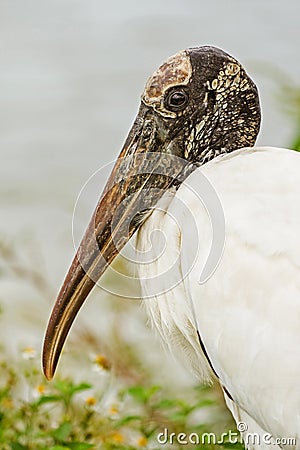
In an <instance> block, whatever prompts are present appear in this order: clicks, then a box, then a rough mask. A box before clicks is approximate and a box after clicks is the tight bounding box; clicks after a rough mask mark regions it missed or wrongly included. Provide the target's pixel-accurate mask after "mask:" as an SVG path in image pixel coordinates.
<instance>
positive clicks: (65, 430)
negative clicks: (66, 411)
mask: <svg viewBox="0 0 300 450" xmlns="http://www.w3.org/2000/svg"><path fill="white" fill-rule="evenodd" d="M71 430H72V424H71V422H64V423H62V424H61V425H60V426H59V427H58V428H56V430H54V431H53V432H52V436H53V437H54V438H55V439H57V440H58V441H60V442H64V441H65V440H66V439H68V437H69V435H70V433H71ZM68 445H69V444H68Z"/></svg>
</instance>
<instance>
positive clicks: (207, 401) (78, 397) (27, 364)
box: [0, 348, 242, 450]
mask: <svg viewBox="0 0 300 450" xmlns="http://www.w3.org/2000/svg"><path fill="white" fill-rule="evenodd" d="M23 358H25V359H26V360H24V359H22V358H20V362H19V367H18V369H16V368H12V367H10V366H9V365H8V364H7V362H6V361H5V360H6V358H5V354H3V353H2V361H1V362H0V370H1V384H0V448H1V450H31V449H32V450H33V449H41V450H42V449H44V450H46V449H47V450H67V449H70V450H86V449H103V450H117V449H118V450H131V449H132V450H133V449H142V448H144V449H147V448H151V449H158V448H162V447H161V446H160V445H159V444H158V443H157V435H158V433H160V432H162V431H163V430H164V429H165V428H167V429H168V432H169V434H170V433H176V435H178V434H179V433H186V434H187V436H189V435H190V433H193V434H194V435H195V433H197V434H198V435H199V436H201V435H202V434H203V433H211V432H214V433H216V436H217V439H219V438H220V436H221V434H222V432H224V430H226V429H227V428H228V427H233V428H231V429H233V430H234V429H235V428H234V425H233V423H232V422H230V421H228V416H227V415H226V414H224V411H223V407H222V406H220V404H221V403H220V401H219V400H220V398H219V396H220V392H219V391H216V390H215V389H212V388H208V387H197V388H193V390H192V391H193V392H189V393H187V394H190V395H191V394H192V397H193V399H192V400H191V398H190V397H189V396H188V395H186V393H185V395H184V399H183V398H182V397H179V396H178V397H177V396H173V397H168V396H167V394H166V392H164V390H163V389H162V388H160V387H159V386H141V385H131V386H125V387H124V388H122V389H121V388H120V389H119V390H118V392H117V394H116V396H115V400H114V403H111V404H109V403H106V402H105V391H103V392H97V390H96V391H95V390H94V387H93V386H91V384H90V383H86V382H81V383H74V381H73V380H71V379H56V380H55V381H54V382H51V383H47V382H45V379H44V378H43V376H42V374H41V371H40V369H39V366H38V365H37V363H38V358H37V355H36V354H35V352H34V351H33V349H30V348H27V349H25V350H24V351H23ZM94 364H98V365H99V368H100V369H101V370H103V371H106V372H107V376H110V374H109V372H110V370H111V369H110V368H109V365H108V364H107V361H106V359H105V357H104V356H98V357H97V358H96V360H95V362H94ZM24 386H25V389H24ZM20 392H21V394H20ZM24 392H27V399H26V400H25V399H24ZM187 398H188V399H187ZM208 411H210V412H213V417H214V419H215V418H218V420H217V422H218V424H217V425H216V424H215V423H202V422H203V421H201V420H199V421H197V419H196V417H197V415H199V413H201V412H203V413H204V415H206V416H207V417H209V416H211V414H210V413H208ZM193 416H194V418H193ZM211 419H212V418H211ZM181 439H182V438H181ZM194 439H195V437H194ZM206 440H208V436H207V438H206ZM171 447H172V448H174V449H176V448H178V444H176V440H174V444H173V445H172V446H171ZM217 447H218V448H232V445H231V444H228V445H227V444H226V443H224V444H223V445H219V446H217V445H214V444H213V440H211V444H206V445H204V446H201V448H204V449H214V448H217ZM165 448H168V446H166V447H165ZM185 448H195V445H185ZM234 448H237V449H239V448H242V446H241V444H236V445H234Z"/></svg>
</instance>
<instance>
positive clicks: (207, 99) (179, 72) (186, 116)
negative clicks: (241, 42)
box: [142, 47, 261, 163]
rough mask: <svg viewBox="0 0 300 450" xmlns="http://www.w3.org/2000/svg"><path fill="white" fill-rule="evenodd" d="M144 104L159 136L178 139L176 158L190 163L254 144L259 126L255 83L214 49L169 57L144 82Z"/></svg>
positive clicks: (229, 57) (226, 56) (258, 108)
mask: <svg viewBox="0 0 300 450" xmlns="http://www.w3.org/2000/svg"><path fill="white" fill-rule="evenodd" d="M142 104H144V105H145V106H147V107H149V109H152V110H153V111H154V112H155V113H156V117H157V120H154V122H156V127H157V131H158V134H159V135H161V136H165V137H166V136H168V135H169V134H171V135H172V139H176V141H177V143H176V145H175V142H173V144H174V145H172V148H175V147H177V149H176V153H174V154H177V155H178V156H181V157H183V158H185V159H187V160H188V161H190V162H194V163H203V162H206V161H208V160H209V159H211V158H213V157H215V156H216V155H218V154H220V153H225V152H229V151H232V150H235V149H238V148H242V147H247V146H253V145H254V143H255V140H256V138H257V134H258V132H259V128H260V119H261V116H260V106H259V97H258V92H257V88H256V86H255V84H254V83H253V81H252V80H251V79H250V78H249V76H248V75H247V74H246V72H245V70H244V69H243V67H242V66H241V64H240V63H239V62H238V61H237V60H236V59H234V58H233V57H232V56H230V55H228V54H227V53H225V52H224V51H222V50H220V49H218V48H215V47H197V48H190V49H187V50H184V51H181V52H179V53H177V54H176V55H174V56H172V57H170V58H169V59H168V60H167V61H166V62H165V63H164V64H162V65H161V66H160V67H159V68H158V69H157V71H156V72H154V74H153V75H152V77H150V79H149V80H148V82H147V84H146V87H145V90H144V92H143V94H142ZM159 131H160V132H159Z"/></svg>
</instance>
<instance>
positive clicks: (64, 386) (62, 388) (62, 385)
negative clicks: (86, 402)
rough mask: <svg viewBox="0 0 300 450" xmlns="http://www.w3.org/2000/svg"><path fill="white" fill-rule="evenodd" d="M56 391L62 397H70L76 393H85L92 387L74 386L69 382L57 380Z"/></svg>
mask: <svg viewBox="0 0 300 450" xmlns="http://www.w3.org/2000/svg"><path fill="white" fill-rule="evenodd" d="M55 387H56V389H57V390H58V391H59V392H61V393H62V394H63V395H68V396H72V395H73V394H75V393H76V392H81V391H85V390H87V389H91V387H92V385H91V384H89V383H79V384H74V383H73V382H72V381H70V380H59V381H57V382H56V383H55Z"/></svg>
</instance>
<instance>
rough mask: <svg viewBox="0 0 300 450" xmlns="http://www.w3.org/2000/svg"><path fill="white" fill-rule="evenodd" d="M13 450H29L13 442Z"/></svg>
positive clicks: (11, 445) (11, 446)
mask: <svg viewBox="0 0 300 450" xmlns="http://www.w3.org/2000/svg"><path fill="white" fill-rule="evenodd" d="M10 448H11V450H28V447H27V446H26V447H25V445H22V444H19V443H18V442H12V443H11V444H10Z"/></svg>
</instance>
